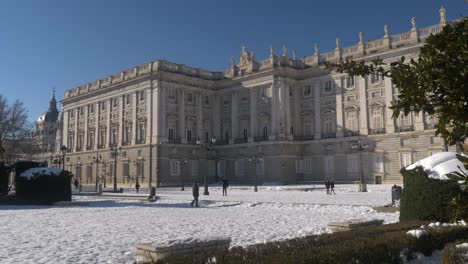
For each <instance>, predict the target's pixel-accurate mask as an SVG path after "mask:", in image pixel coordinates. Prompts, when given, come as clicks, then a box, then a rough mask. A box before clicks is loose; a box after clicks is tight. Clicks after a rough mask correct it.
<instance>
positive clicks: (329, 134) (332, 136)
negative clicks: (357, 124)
mask: <svg viewBox="0 0 468 264" xmlns="http://www.w3.org/2000/svg"><path fill="white" fill-rule="evenodd" d="M322 138H323V139H325V138H336V133H322Z"/></svg>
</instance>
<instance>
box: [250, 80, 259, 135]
mask: <svg viewBox="0 0 468 264" xmlns="http://www.w3.org/2000/svg"><path fill="white" fill-rule="evenodd" d="M256 131H257V93H256V90H255V87H252V88H250V135H249V142H254V138H255V133H256Z"/></svg>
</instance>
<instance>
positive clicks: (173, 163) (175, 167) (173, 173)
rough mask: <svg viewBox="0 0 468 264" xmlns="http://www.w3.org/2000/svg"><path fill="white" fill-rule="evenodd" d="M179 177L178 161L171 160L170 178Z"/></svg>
mask: <svg viewBox="0 0 468 264" xmlns="http://www.w3.org/2000/svg"><path fill="white" fill-rule="evenodd" d="M179 175H180V166H179V160H176V159H171V176H179Z"/></svg>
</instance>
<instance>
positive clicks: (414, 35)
mask: <svg viewBox="0 0 468 264" xmlns="http://www.w3.org/2000/svg"><path fill="white" fill-rule="evenodd" d="M439 12H440V22H439V23H438V24H436V25H433V26H429V27H423V28H418V27H417V25H416V20H415V18H413V19H412V20H411V24H412V27H411V30H410V31H408V32H404V33H400V34H396V35H392V34H390V29H389V27H388V26H385V27H384V30H383V33H384V34H383V37H382V38H380V39H376V40H372V41H366V40H365V38H364V35H363V34H362V33H359V42H358V43H357V44H356V45H353V46H350V47H342V46H341V42H340V40H339V39H337V40H336V48H335V49H334V50H331V51H328V52H324V53H322V52H320V50H319V48H318V46H317V45H315V53H314V54H313V55H311V56H308V57H303V58H298V57H297V56H296V52H295V51H293V52H292V54H290V53H289V52H288V49H287V48H286V47H283V49H282V52H281V54H280V55H277V54H276V53H275V51H274V49H273V47H272V48H271V52H270V56H269V58H266V59H264V60H257V59H256V57H255V53H254V52H253V51H248V50H247V49H246V48H245V47H242V50H241V53H240V56H239V59H238V61H237V62H236V61H235V60H234V58H233V59H231V67H230V68H229V69H227V70H225V71H222V72H214V71H207V70H204V69H199V68H193V67H189V66H186V65H182V64H176V63H171V62H168V61H164V60H156V61H152V62H149V63H146V64H142V65H140V66H137V67H134V68H132V69H129V70H126V71H122V72H119V73H116V74H114V75H111V76H107V77H105V78H103V79H100V80H97V81H94V82H91V83H88V84H85V85H82V86H80V87H77V88H73V89H70V90H68V91H66V92H65V95H64V98H63V99H62V100H61V103H62V105H63V109H62V110H61V115H60V117H59V118H58V119H59V120H60V124H61V125H60V126H59V128H58V129H59V131H57V138H56V143H55V146H56V147H55V149H56V152H57V155H58V157H64V158H65V159H64V162H63V163H64V166H65V168H66V169H68V170H70V171H72V172H73V174H74V175H75V176H76V177H78V178H79V179H81V182H82V183H83V184H90V185H91V184H95V183H97V182H100V183H104V184H106V183H107V184H108V185H110V184H111V183H112V182H113V179H114V175H115V176H116V178H117V181H118V184H119V187H123V186H127V187H128V186H133V185H132V183H134V182H135V181H136V180H137V179H138V181H139V182H140V183H142V186H148V184H153V186H156V185H157V186H175V185H179V184H181V183H182V182H186V183H189V182H193V181H194V180H200V181H201V182H202V183H203V179H204V177H205V173H206V174H207V177H208V181H209V182H210V183H212V182H215V181H218V180H219V179H221V178H227V179H229V181H230V182H233V183H240V184H253V183H254V182H255V181H258V182H259V183H260V184H262V183H278V184H294V183H301V182H313V181H323V180H324V179H325V178H330V179H335V181H337V182H340V181H342V182H355V181H359V180H360V177H361V175H362V177H363V179H364V180H365V181H366V182H367V183H397V182H401V176H400V173H399V170H400V169H401V168H402V167H403V166H406V165H409V164H411V163H412V162H414V161H416V160H419V159H422V158H424V157H427V156H428V155H431V154H432V153H434V152H440V151H444V150H445V146H444V142H443V141H442V140H441V138H439V137H437V136H435V133H434V125H435V124H436V122H437V120H435V119H434V118H433V117H431V116H427V115H424V114H422V113H411V114H410V115H409V116H400V117H398V118H392V110H391V109H389V106H390V104H391V102H392V100H395V99H396V98H397V96H398V93H399V91H398V89H397V88H396V87H395V86H394V85H393V84H392V80H391V79H389V78H385V79H382V78H381V76H379V75H378V74H373V75H370V76H367V77H365V78H362V77H355V78H352V77H350V76H347V75H346V74H339V73H334V72H332V73H330V72H328V71H327V70H326V69H325V67H324V64H325V63H326V62H339V61H342V60H346V59H353V60H364V61H367V62H370V61H372V60H374V59H376V58H382V59H383V60H384V62H392V61H395V60H397V59H399V58H400V57H401V56H405V57H406V58H407V59H411V58H417V57H418V54H419V50H420V48H421V46H422V45H424V41H425V39H426V38H427V37H428V36H429V35H430V34H433V33H437V32H439V31H440V30H441V29H442V27H443V26H444V25H445V24H446V23H447V22H446V19H445V10H444V9H443V8H442V9H441V10H440V11H439ZM197 139H199V141H201V143H203V144H197ZM206 142H210V143H206ZM356 144H359V145H358V147H356ZM60 146H65V147H66V150H65V148H62V150H61V149H60ZM59 152H62V153H59ZM114 170H116V171H115V172H114ZM150 181H151V182H150Z"/></svg>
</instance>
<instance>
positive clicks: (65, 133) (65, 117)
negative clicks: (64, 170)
mask: <svg viewBox="0 0 468 264" xmlns="http://www.w3.org/2000/svg"><path fill="white" fill-rule="evenodd" d="M62 111H63V135H62V144H63V145H64V146H65V147H67V148H69V149H70V148H71V146H69V145H68V122H70V119H69V117H68V115H69V114H70V110H65V109H63V110H62ZM61 147H62V146H59V148H61Z"/></svg>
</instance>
